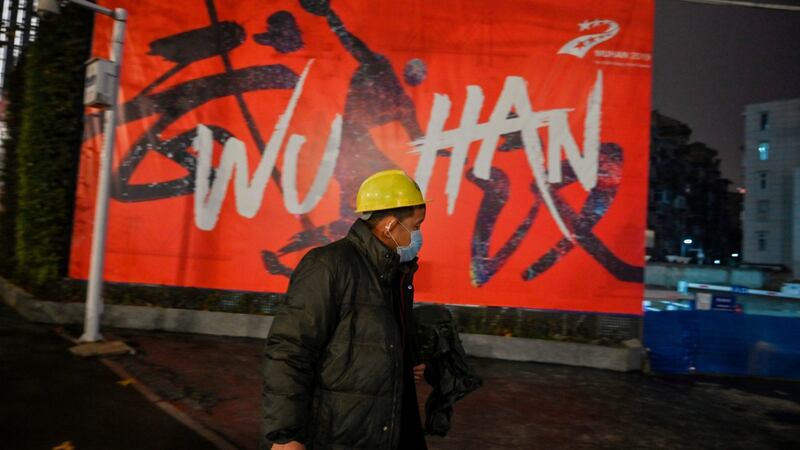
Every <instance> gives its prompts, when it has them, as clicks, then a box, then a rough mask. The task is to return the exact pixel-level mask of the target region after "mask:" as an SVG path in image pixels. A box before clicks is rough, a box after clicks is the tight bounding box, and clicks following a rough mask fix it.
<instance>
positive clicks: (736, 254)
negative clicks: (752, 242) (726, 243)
mask: <svg viewBox="0 0 800 450" xmlns="http://www.w3.org/2000/svg"><path fill="white" fill-rule="evenodd" d="M731 257H732V258H738V257H739V254H738V253H731Z"/></svg>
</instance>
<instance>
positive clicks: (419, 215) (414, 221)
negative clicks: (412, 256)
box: [391, 208, 425, 246]
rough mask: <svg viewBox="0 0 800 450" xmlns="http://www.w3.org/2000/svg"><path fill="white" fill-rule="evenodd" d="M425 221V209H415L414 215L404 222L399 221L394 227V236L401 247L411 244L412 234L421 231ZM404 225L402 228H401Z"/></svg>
mask: <svg viewBox="0 0 800 450" xmlns="http://www.w3.org/2000/svg"><path fill="white" fill-rule="evenodd" d="M424 221H425V208H415V209H414V214H412V215H410V216H408V217H406V218H405V219H403V220H400V221H397V220H396V219H395V221H394V222H395V224H394V226H393V227H392V230H391V231H392V234H393V235H394V237H395V239H396V240H397V244H398V245H400V246H406V245H408V244H410V243H411V232H412V231H415V230H419V229H420V227H421V226H422V222H424ZM400 224H402V226H400Z"/></svg>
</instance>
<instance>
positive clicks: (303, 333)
mask: <svg viewBox="0 0 800 450" xmlns="http://www.w3.org/2000/svg"><path fill="white" fill-rule="evenodd" d="M319 253H320V250H319V249H314V250H311V251H310V252H309V253H308V254H307V255H306V256H305V257H304V258H303V259H302V260H301V261H300V264H299V265H298V266H297V268H296V269H295V271H294V273H293V274H292V277H291V279H290V281H289V290H288V292H287V294H286V302H285V303H284V304H283V305H281V307H280V309H279V310H278V312H277V314H276V315H275V317H274V319H273V322H272V327H271V328H270V332H269V335H268V337H267V342H266V345H265V347H264V367H263V375H264V386H263V393H262V400H263V422H262V433H263V437H264V438H265V439H266V440H267V441H270V442H274V443H286V442H290V441H299V442H305V440H306V436H307V429H306V427H307V425H308V422H309V419H310V418H311V400H312V397H313V393H314V379H315V376H316V366H317V360H318V359H319V356H320V353H321V352H322V350H323V349H324V347H325V345H326V344H327V342H328V340H329V337H330V336H331V335H332V333H333V330H334V328H335V325H336V322H337V320H338V318H337V317H338V309H337V306H336V305H335V302H334V299H333V298H332V295H331V288H332V281H333V274H332V271H331V268H330V266H329V265H328V264H327V263H326V262H325V261H324V260H323V259H322V258H320V257H319Z"/></svg>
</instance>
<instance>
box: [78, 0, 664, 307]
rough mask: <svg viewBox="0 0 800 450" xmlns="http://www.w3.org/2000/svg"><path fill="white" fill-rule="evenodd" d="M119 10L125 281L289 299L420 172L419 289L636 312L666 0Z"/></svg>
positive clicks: (147, 3) (190, 4) (88, 178)
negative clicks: (316, 264) (362, 220)
mask: <svg viewBox="0 0 800 450" xmlns="http://www.w3.org/2000/svg"><path fill="white" fill-rule="evenodd" d="M100 3H101V4H103V5H104V6H108V7H123V8H126V9H127V10H128V12H129V19H128V34H127V37H126V41H125V46H124V56H123V64H122V78H121V83H122V88H121V94H120V96H121V98H120V107H119V109H118V111H119V114H118V117H119V120H118V122H119V123H118V125H117V137H116V143H115V151H114V161H113V167H114V169H113V170H114V173H113V177H112V199H111V205H110V210H109V225H108V227H109V229H108V241H107V257H106V268H105V277H106V280H109V281H115V282H129V283H147V284H163V285H174V286H193V287H203V288H216V289H230V290H244V291H268V292H282V291H284V290H285V289H286V286H287V283H288V276H289V274H290V273H291V271H292V268H293V267H294V266H295V265H296V264H297V262H298V261H299V259H300V258H301V257H302V256H303V255H304V254H305V253H306V252H307V251H308V250H309V249H310V248H313V247H317V246H321V245H325V244H326V243H329V242H332V241H333V240H336V239H339V238H341V237H342V236H344V234H346V232H347V230H348V229H349V226H350V225H351V224H352V222H353V221H354V220H356V215H355V213H354V212H353V210H354V203H355V194H356V191H357V190H358V186H359V185H360V183H361V181H362V180H363V179H364V178H366V177H367V176H368V175H370V174H372V173H374V172H376V171H378V170H383V169H388V168H402V169H404V170H405V171H406V172H407V173H409V174H410V175H412V176H413V177H414V178H415V179H416V181H417V183H418V184H419V185H420V187H421V189H422V190H423V191H424V192H425V195H426V198H429V199H431V200H432V202H431V203H430V204H429V207H428V219H427V221H426V223H425V224H424V225H423V228H422V232H423V234H424V236H425V246H424V247H423V249H422V252H421V255H420V271H419V272H418V275H417V277H416V289H417V297H418V300H420V301H430V302H443V303H455V304H470V305H494V306H512V307H525V308H539V309H559V310H574V311H598V312H615V313H632V314H639V313H640V311H641V300H642V294H643V264H644V235H645V228H646V227H645V220H646V200H647V178H648V177H647V174H648V148H649V117H650V113H649V111H650V85H651V82H650V78H651V63H652V61H651V55H652V53H651V51H652V35H653V2H652V0H641V1H629V0H599V1H589V0H581V1H574V2H562V1H558V0H526V1H522V0H492V1H489V0H473V1H469V2H464V1H461V0H438V1H435V2H431V1H422V0H410V1H403V2H397V1H390V0H370V1H369V2H366V1H355V0H350V1H346V0H332V1H324V0H300V1H297V0H295V1H288V0H287V1H269V2H267V1H255V0H241V1H221V0H176V1H171V2H163V1H155V0H135V1H134V0H119V1H101V2H100ZM110 32H111V23H110V19H107V18H98V20H97V21H96V24H95V34H94V36H95V40H94V55H96V56H107V53H108V50H107V48H108V42H109V38H110ZM99 119H100V115H98V114H96V113H94V112H93V111H87V122H86V134H85V138H84V145H83V148H82V152H81V166H80V174H79V183H78V192H77V198H76V211H75V224H74V231H73V241H72V242H73V244H72V258H71V264H70V275H71V276H72V277H75V278H85V277H86V276H87V273H88V267H89V253H90V251H89V249H90V245H91V234H92V222H93V215H94V201H95V192H96V185H97V171H98V162H99V160H98V150H99V148H100V147H101V142H102V123H101V121H100V120H99Z"/></svg>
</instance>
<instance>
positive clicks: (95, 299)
mask: <svg viewBox="0 0 800 450" xmlns="http://www.w3.org/2000/svg"><path fill="white" fill-rule="evenodd" d="M113 17H114V30H113V32H112V34H111V62H113V63H114V69H115V72H116V74H115V75H116V77H115V78H114V88H113V91H112V94H111V106H109V107H108V109H107V110H106V117H105V130H104V133H103V149H102V150H101V152H100V174H99V177H98V183H97V200H96V202H95V211H94V232H93V234H92V259H91V265H90V268H89V288H88V290H87V292H86V319H85V322H84V326H83V335H82V336H81V337H80V340H81V341H82V342H95V341H98V340H101V339H103V337H102V336H101V335H100V315H101V314H102V313H103V299H102V296H101V295H102V292H103V263H104V260H105V243H106V225H107V223H108V198H109V190H110V187H111V169H112V164H111V162H112V160H113V159H114V137H115V134H116V130H117V123H116V112H117V99H118V97H119V82H120V76H121V75H122V72H121V71H120V69H121V65H122V44H123V41H124V40H125V21H126V20H127V18H128V13H127V11H125V10H124V9H121V8H117V9H115V10H114V15H113Z"/></svg>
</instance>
